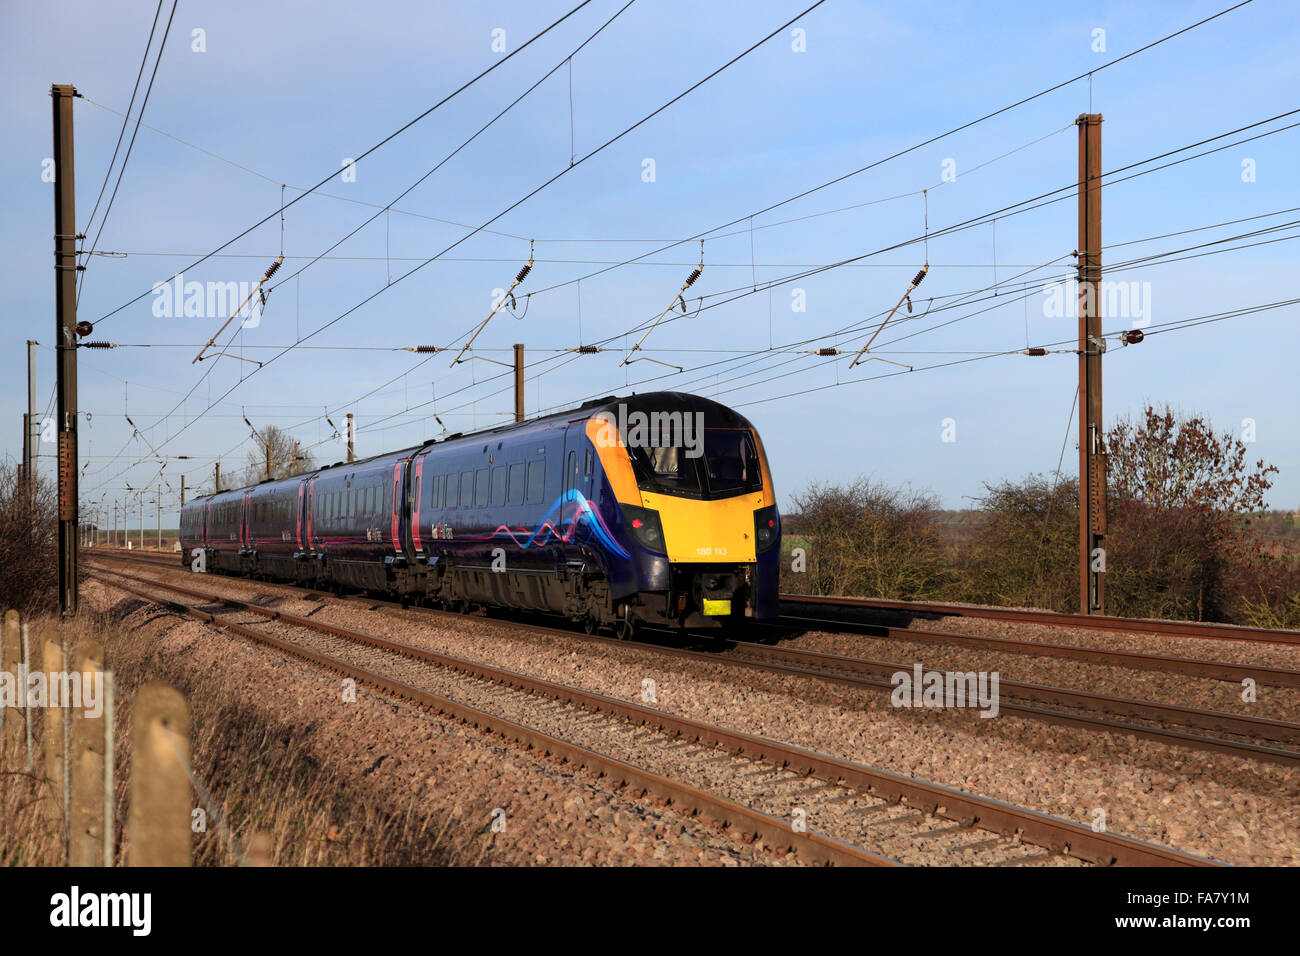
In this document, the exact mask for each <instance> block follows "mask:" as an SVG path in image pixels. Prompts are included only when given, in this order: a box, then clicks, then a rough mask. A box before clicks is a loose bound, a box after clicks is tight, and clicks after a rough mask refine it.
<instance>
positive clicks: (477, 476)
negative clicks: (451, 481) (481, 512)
mask: <svg viewBox="0 0 1300 956" xmlns="http://www.w3.org/2000/svg"><path fill="white" fill-rule="evenodd" d="M487 506H488V470H487V469H486V468H480V469H479V470H478V471H476V472H475V473H474V507H475V508H486V507H487Z"/></svg>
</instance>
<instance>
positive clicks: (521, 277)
mask: <svg viewBox="0 0 1300 956" xmlns="http://www.w3.org/2000/svg"><path fill="white" fill-rule="evenodd" d="M532 271H533V264H532V263H531V262H530V263H528V265H526V266H524V267H523V268H522V269H520V270H519V275H517V276H515V285H518V284H519V283H521V282H523V281H524V279H526V278H528V273H530V272H532Z"/></svg>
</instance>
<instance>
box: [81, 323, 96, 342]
mask: <svg viewBox="0 0 1300 956" xmlns="http://www.w3.org/2000/svg"><path fill="white" fill-rule="evenodd" d="M93 331H95V327H94V326H93V325H91V324H90V323H89V322H84V321H83V322H78V323H77V335H79V336H80V337H81V338H83V339H84V338H85V337H86V336H87V335H89V334H90V333H91V332H93Z"/></svg>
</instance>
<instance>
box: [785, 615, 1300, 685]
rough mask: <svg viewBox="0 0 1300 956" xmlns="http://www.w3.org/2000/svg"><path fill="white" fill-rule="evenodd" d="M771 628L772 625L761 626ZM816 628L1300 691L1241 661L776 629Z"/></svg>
mask: <svg viewBox="0 0 1300 956" xmlns="http://www.w3.org/2000/svg"><path fill="white" fill-rule="evenodd" d="M761 623H763V624H767V623H768V622H761ZM810 625H815V626H816V627H817V628H818V629H821V630H832V631H835V632H838V633H848V634H861V635H863V636H865V637H873V638H878V639H881V640H897V641H912V642H914V643H918V644H951V645H954V646H957V647H976V648H980V649H984V650H992V651H1005V652H1008V653H1011V654H1024V655H1028V656H1032V657H1055V658H1061V659H1065V660H1077V661H1084V662H1086V663H1089V664H1105V665H1113V666H1118V667H1128V668H1132V669H1135V670H1151V671H1162V672H1165V673H1170V674H1186V675H1189V676H1192V677H1203V678H1207V679H1210V680H1223V681H1229V682H1232V683H1239V682H1240V681H1242V680H1246V679H1248V678H1249V679H1250V680H1253V681H1254V682H1255V683H1256V684H1261V685H1264V686H1266V687H1300V670H1293V669H1290V668H1286V667H1269V666H1267V665H1264V664H1241V663H1238V662H1236V661H1218V660H1204V659H1202V658H1196V657H1178V656H1175V655H1170V654H1148V653H1146V652H1144V651H1119V650H1112V649H1110V648H1102V647H1085V646H1083V645H1081V644H1056V643H1053V642H1051V641H1022V640H1017V639H1015V638H1010V637H989V636H987V635H983V634H956V633H950V632H948V631H924V630H915V629H912V628H907V627H894V626H892V625H887V624H866V623H863V622H860V621H844V620H838V619H834V618H812V617H794V616H790V615H782V616H781V617H780V618H778V619H777V620H776V621H775V622H773V623H772V626H774V627H779V628H784V629H788V630H804V631H806V630H810V629H811V628H810Z"/></svg>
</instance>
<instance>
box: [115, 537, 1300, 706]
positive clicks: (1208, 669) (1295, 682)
mask: <svg viewBox="0 0 1300 956" xmlns="http://www.w3.org/2000/svg"><path fill="white" fill-rule="evenodd" d="M128 554H130V555H131V556H130V558H128ZM93 556H96V557H109V558H117V559H119V560H136V561H143V563H149V564H158V565H160V566H164V567H168V568H176V569H177V570H180V568H179V567H177V565H176V563H175V562H174V561H172V560H170V559H166V558H164V557H163V556H162V555H159V554H157V553H147V552H146V553H142V552H134V553H130V552H122V553H120V554H116V553H111V552H109V553H101V554H98V555H93ZM290 586H292V587H297V586H298V585H290ZM755 623H756V624H758V625H761V626H763V627H771V628H780V629H784V630H792V631H793V630H808V629H809V626H810V625H815V626H817V627H819V628H821V629H826V630H834V631H835V632H837V633H852V634H861V635H863V636H865V637H872V638H878V639H881V640H900V641H912V642H914V643H925V644H950V645H953V646H957V647H976V648H981V649H987V650H995V651H1005V652H1008V653H1012V654H1024V655H1028V656H1034V657H1055V658H1061V659H1066V660H1078V661H1084V662H1086V663H1091V664H1104V665H1113V666H1119V667H1128V668H1132V669H1136V670H1151V671H1160V672H1164V673H1170V674H1186V675H1189V676H1192V677H1202V678H1206V679H1210V680H1223V681H1229V682H1232V683H1240V682H1241V681H1243V680H1246V679H1250V680H1253V681H1255V683H1256V684H1259V685H1262V686H1265V687H1295V688H1300V670H1296V669H1291V668H1286V667H1269V666H1267V665H1264V664H1243V663H1238V662H1236V661H1220V660H1206V659H1203V658H1195V657H1180V656H1176V655H1171V654H1149V653H1146V652H1143V651H1123V650H1113V649H1110V648H1101V647H1085V646H1083V645H1080V644H1058V643H1054V642H1051V641H1024V640H1017V639H1015V638H1007V637H991V636H988V635H984V634H958V633H952V632H948V631H926V630H917V629H913V628H907V627H896V626H894V625H888V624H869V623H865V622H862V621H851V620H840V619H837V618H812V617H801V616H793V615H782V616H781V617H780V618H778V619H777V620H775V621H758V622H755Z"/></svg>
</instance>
